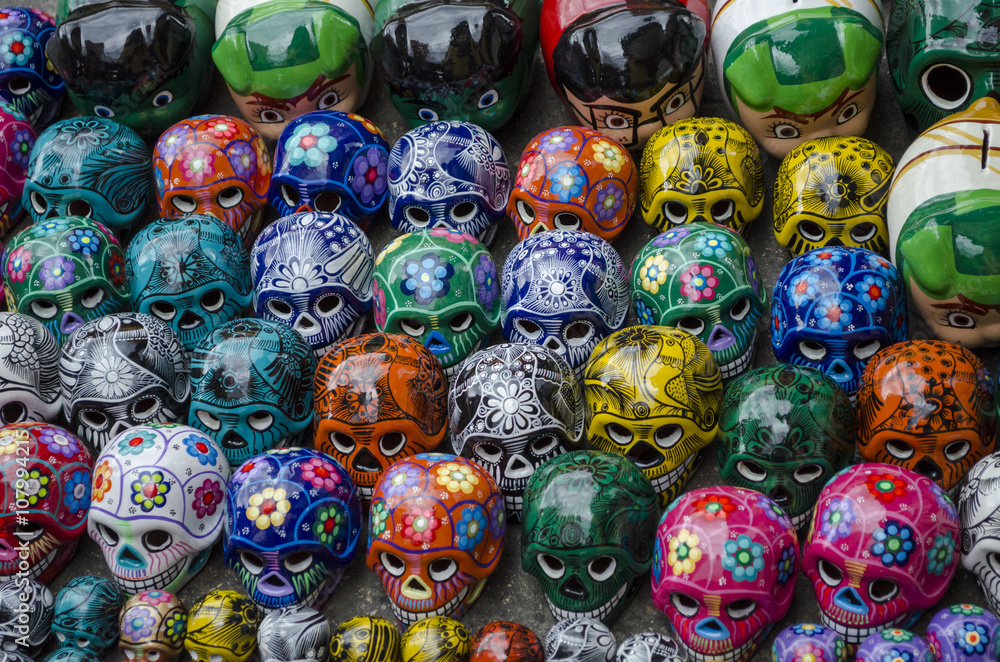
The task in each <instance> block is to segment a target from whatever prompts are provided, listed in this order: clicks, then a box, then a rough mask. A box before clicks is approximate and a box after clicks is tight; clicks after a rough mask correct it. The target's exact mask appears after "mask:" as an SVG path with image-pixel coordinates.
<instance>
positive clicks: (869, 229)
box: [851, 222, 878, 244]
mask: <svg viewBox="0 0 1000 662" xmlns="http://www.w3.org/2000/svg"><path fill="white" fill-rule="evenodd" d="M876 233H878V226H876V225H875V224H874V223H868V222H864V223H858V224H857V225H855V226H854V227H853V228H851V239H853V240H854V241H856V242H857V243H859V244H863V243H865V242H866V241H871V239H872V238H873V237H874V236H875V235H876Z"/></svg>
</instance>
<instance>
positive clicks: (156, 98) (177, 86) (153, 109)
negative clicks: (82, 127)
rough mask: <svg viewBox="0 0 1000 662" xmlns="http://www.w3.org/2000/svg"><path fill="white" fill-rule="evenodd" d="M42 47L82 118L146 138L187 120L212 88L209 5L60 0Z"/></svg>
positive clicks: (202, 1)
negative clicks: (49, 37)
mask: <svg viewBox="0 0 1000 662" xmlns="http://www.w3.org/2000/svg"><path fill="white" fill-rule="evenodd" d="M59 4H60V6H59V12H58V15H57V18H58V21H57V22H58V24H59V25H58V28H57V29H56V33H55V35H54V38H53V39H52V40H51V41H50V42H49V44H48V45H47V46H46V54H47V55H48V56H49V57H50V58H51V60H52V64H53V68H54V71H57V72H59V74H61V75H62V77H63V79H64V80H65V82H66V88H67V89H68V91H69V96H70V99H72V100H73V104H74V105H75V106H76V108H77V110H79V111H80V114H81V115H85V116H90V115H96V116H98V117H107V118H114V120H115V121H116V122H121V123H122V124H124V125H126V126H129V127H131V128H132V129H134V130H136V131H138V132H139V133H142V134H143V135H144V136H145V137H147V138H155V137H156V136H158V135H159V134H160V132H161V131H163V130H165V129H166V128H167V127H169V126H170V125H171V124H173V123H174V122H177V121H179V120H182V119H184V118H185V117H189V116H190V115H191V111H192V110H193V109H194V106H195V104H196V103H197V102H198V101H199V100H201V99H204V98H205V97H206V95H207V93H208V91H209V87H210V86H211V84H212V60H211V56H210V54H209V53H210V51H211V48H212V43H213V42H214V41H215V34H214V31H213V30H212V22H213V19H214V16H213V14H214V13H215V3H214V2H212V1H211V0H187V1H185V2H175V1H173V0H106V1H100V2H98V1H95V0H60V3H59Z"/></svg>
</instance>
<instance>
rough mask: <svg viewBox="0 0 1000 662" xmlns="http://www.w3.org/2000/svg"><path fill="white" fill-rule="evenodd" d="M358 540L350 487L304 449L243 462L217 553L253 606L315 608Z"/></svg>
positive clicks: (333, 467) (328, 462) (356, 505)
mask: <svg viewBox="0 0 1000 662" xmlns="http://www.w3.org/2000/svg"><path fill="white" fill-rule="evenodd" d="M360 537H361V501H360V500H359V499H358V496H357V493H356V492H355V489H354V483H353V482H352V481H351V478H350V476H348V475H347V472H346V471H345V470H344V468H343V467H342V466H340V464H338V463H337V461H336V460H334V459H333V458H332V457H330V456H329V455H326V454H324V453H320V452H318V451H313V450H306V449H303V448H283V449H279V450H273V451H268V452H267V453H264V454H263V455H258V456H256V457H254V458H252V459H250V460H248V461H246V462H244V463H243V464H242V465H241V466H240V467H239V468H238V469H236V470H235V471H234V472H233V478H232V480H230V481H229V485H228V487H227V488H226V518H225V527H224V528H223V531H222V551H223V556H224V558H225V560H226V563H227V564H228V565H229V567H230V568H232V569H233V571H235V572H236V574H237V575H238V576H239V578H240V581H241V582H242V583H243V587H244V588H245V589H246V593H247V595H249V596H250V597H251V598H252V599H253V601H254V602H256V603H257V604H258V605H260V606H261V607H263V609H264V610H265V611H267V612H270V611H272V610H275V609H279V608H281V607H289V606H305V607H315V608H319V607H320V605H322V604H323V603H324V602H325V601H326V599H327V598H328V597H330V594H331V593H333V590H334V589H335V588H336V586H337V583H338V582H339V581H340V577H341V575H342V574H343V572H344V569H345V568H346V567H347V566H348V565H349V564H350V563H351V559H353V558H354V554H355V552H356V551H357V548H358V540H359V538H360Z"/></svg>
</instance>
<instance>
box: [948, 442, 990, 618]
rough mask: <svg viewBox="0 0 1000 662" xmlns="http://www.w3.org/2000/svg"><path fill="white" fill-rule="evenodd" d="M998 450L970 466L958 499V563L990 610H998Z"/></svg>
mask: <svg viewBox="0 0 1000 662" xmlns="http://www.w3.org/2000/svg"><path fill="white" fill-rule="evenodd" d="M998 484H1000V452H995V453H991V454H990V455H987V456H986V457H984V458H983V459H981V460H979V461H978V462H976V463H975V464H974V465H972V469H970V470H969V474H968V475H967V476H966V478H965V483H964V484H963V485H962V490H961V492H960V495H959V498H958V509H959V513H960V514H961V523H962V549H961V552H962V566H963V567H964V568H965V569H966V570H968V571H969V572H971V573H972V574H973V575H975V577H976V582H977V583H978V584H979V590H980V591H981V592H982V594H983V595H984V596H986V603H987V604H988V605H989V606H990V609H992V610H993V611H994V612H996V611H1000V568H998V567H997V563H996V559H997V558H998V557H1000V498H998V494H1000V492H998V491H997V489H996V486H997V485H998Z"/></svg>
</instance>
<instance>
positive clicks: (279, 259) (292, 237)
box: [250, 212, 375, 358]
mask: <svg viewBox="0 0 1000 662" xmlns="http://www.w3.org/2000/svg"><path fill="white" fill-rule="evenodd" d="M250 257H251V260H252V263H253V282H254V295H253V300H254V301H253V305H254V314H255V315H256V316H257V317H259V318H260V319H265V320H270V321H272V322H278V323H279V324H284V325H285V326H288V327H291V328H293V329H295V330H296V331H298V332H299V333H300V334H301V335H302V337H303V338H305V339H306V342H307V343H309V345H311V346H312V348H313V351H314V352H316V357H317V358H319V357H322V356H323V354H325V353H326V350H327V349H329V348H330V346H332V345H333V344H334V343H337V342H340V341H341V340H343V339H345V338H349V337H352V336H355V335H357V334H358V332H360V331H361V330H362V329H363V328H364V324H365V320H366V319H367V317H368V311H370V310H371V309H372V277H373V272H374V270H375V253H374V251H373V250H372V245H371V242H369V241H368V237H367V236H365V233H364V232H362V231H361V229H360V228H358V226H357V225H355V224H354V223H353V222H351V221H350V220H348V219H347V218H345V217H343V216H341V215H340V214H323V213H320V212H309V213H303V214H292V215H291V216H286V217H285V218H282V219H279V220H278V221H277V222H275V223H272V224H271V225H269V226H268V227H267V228H265V229H264V231H263V232H262V233H261V234H260V236H259V237H257V241H256V242H254V246H253V250H252V251H251V253H250Z"/></svg>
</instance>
